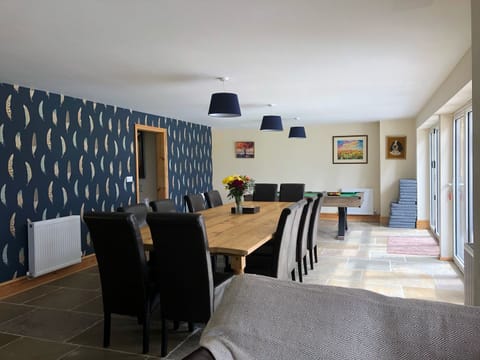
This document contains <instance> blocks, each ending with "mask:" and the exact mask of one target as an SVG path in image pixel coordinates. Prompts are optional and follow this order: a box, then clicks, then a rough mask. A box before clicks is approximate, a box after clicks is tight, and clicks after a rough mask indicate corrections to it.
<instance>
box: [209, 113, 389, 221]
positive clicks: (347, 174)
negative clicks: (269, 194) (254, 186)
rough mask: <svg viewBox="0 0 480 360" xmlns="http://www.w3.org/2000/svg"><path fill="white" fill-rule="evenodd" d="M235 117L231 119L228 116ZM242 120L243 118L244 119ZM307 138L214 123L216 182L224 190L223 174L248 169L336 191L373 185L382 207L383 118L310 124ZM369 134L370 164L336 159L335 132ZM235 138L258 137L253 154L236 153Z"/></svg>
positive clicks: (270, 178)
mask: <svg viewBox="0 0 480 360" xmlns="http://www.w3.org/2000/svg"><path fill="white" fill-rule="evenodd" d="M226 121H231V120H226ZM240 121H241V120H240ZM306 131H307V139H289V138H288V128H287V129H285V130H284V131H283V132H279V133H277V132H261V131H260V130H256V129H212V138H213V139H212V142H213V144H212V148H213V151H212V153H213V155H212V158H213V187H214V188H215V189H219V190H220V192H221V194H222V196H223V197H224V200H225V196H226V191H225V190H224V189H223V185H222V183H221V181H222V179H223V178H224V177H225V176H228V175H231V174H244V175H249V176H251V177H253V178H254V179H255V180H256V181H257V182H274V183H278V184H280V183H282V182H301V183H305V184H306V190H312V191H323V190H325V191H336V190H339V189H341V188H346V187H359V188H373V189H374V208H375V210H376V211H377V212H378V211H379V208H380V196H379V194H380V193H379V190H380V182H379V181H380V180H379V179H380V172H379V171H380V166H379V159H380V157H379V123H378V122H371V123H361V124H329V125H315V126H307V127H306ZM334 135H335V136H338V135H368V163H367V164H332V136H334ZM235 141H254V142H255V158H254V159H236V158H235V156H234V143H235Z"/></svg>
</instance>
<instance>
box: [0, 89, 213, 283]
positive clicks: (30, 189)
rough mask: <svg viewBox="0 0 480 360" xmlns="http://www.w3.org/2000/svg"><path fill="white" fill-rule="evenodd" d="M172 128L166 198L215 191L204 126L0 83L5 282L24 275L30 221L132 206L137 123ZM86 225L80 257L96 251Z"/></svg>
mask: <svg viewBox="0 0 480 360" xmlns="http://www.w3.org/2000/svg"><path fill="white" fill-rule="evenodd" d="M135 123H139V124H144V125H149V126H156V127H161V128H166V129H167V134H168V137H167V141H168V156H169V162H168V171H169V192H170V198H172V199H173V200H174V201H175V203H176V205H177V208H178V209H179V210H182V209H183V196H184V195H185V194H187V193H199V192H204V191H208V190H210V189H211V188H212V157H211V149H212V137H211V129H210V128H209V127H207V126H202V125H198V124H192V123H187V122H184V121H180V120H175V119H169V118H164V117H160V116H154V115H149V114H145V113H141V112H136V111H132V110H127V109H122V108H119V107H116V106H111V105H103V104H99V103H95V102H92V101H87V100H81V99H75V98H72V97H68V96H63V95H58V94H53V93H49V92H45V91H40V90H34V89H28V88H24V87H18V86H13V85H8V84H0V256H1V261H0V282H4V281H7V280H11V279H14V278H16V277H18V276H22V275H25V274H26V272H27V270H28V269H27V268H28V259H27V257H28V250H27V243H28V241H27V226H26V224H27V220H28V219H29V220H31V221H38V220H43V219H50V218H54V217H59V216H67V215H71V214H80V215H82V214H83V212H84V211H88V210H90V209H95V210H102V211H114V210H115V209H116V208H117V207H118V206H122V205H125V204H130V203H134V202H135V201H136V197H135V182H133V183H127V182H126V181H125V178H126V177H127V176H133V177H134V180H135V156H134V139H133V138H134V124H135ZM87 233H88V231H87V228H86V226H85V224H82V251H83V253H84V254H90V253H92V252H93V249H92V246H91V244H90V238H89V236H88V234H87Z"/></svg>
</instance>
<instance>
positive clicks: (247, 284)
mask: <svg viewBox="0 0 480 360" xmlns="http://www.w3.org/2000/svg"><path fill="white" fill-rule="evenodd" d="M479 337H480V307H468V306H461V305H453V304H447V303H441V302H433V301H424V300H413V299H400V298H393V297H387V296H383V295H379V294H376V293H373V292H370V291H367V290H360V289H347V288H340V287H333V286H320V285H305V284H300V283H295V282H291V281H280V280H276V279H272V278H267V277H262V276H256V275H240V276H236V277H235V278H234V279H233V281H232V282H231V284H230V285H229V287H228V288H227V289H226V290H225V293H224V295H223V299H222V302H221V303H220V305H219V307H218V308H217V310H216V311H215V313H214V314H213V316H212V318H211V319H210V321H209V323H208V324H207V326H206V328H205V330H204V331H203V334H202V337H201V339H200V345H201V346H204V347H206V348H207V349H209V350H210V351H211V352H212V354H213V355H214V356H215V358H216V359H217V360H227V359H275V360H279V359H286V360H287V359H288V360H292V359H295V360H300V359H336V360H338V359H368V360H376V359H382V360H383V359H386V360H390V359H462V360H466V359H480V338H479Z"/></svg>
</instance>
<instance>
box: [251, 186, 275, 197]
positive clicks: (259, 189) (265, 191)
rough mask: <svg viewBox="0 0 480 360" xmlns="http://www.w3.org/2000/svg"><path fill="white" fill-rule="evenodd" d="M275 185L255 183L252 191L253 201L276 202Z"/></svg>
mask: <svg viewBox="0 0 480 360" xmlns="http://www.w3.org/2000/svg"><path fill="white" fill-rule="evenodd" d="M277 188H278V185H277V184H266V183H256V184H255V187H254V189H253V197H252V200H253V201H276V200H277Z"/></svg>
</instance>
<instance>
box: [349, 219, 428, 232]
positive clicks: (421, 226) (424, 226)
mask: <svg viewBox="0 0 480 360" xmlns="http://www.w3.org/2000/svg"><path fill="white" fill-rule="evenodd" d="M349 219H350V217H349ZM389 220H390V218H389V217H388V216H381V217H380V225H383V226H388V223H389ZM415 228H416V229H422V230H430V221H429V220H417V223H416V225H415Z"/></svg>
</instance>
